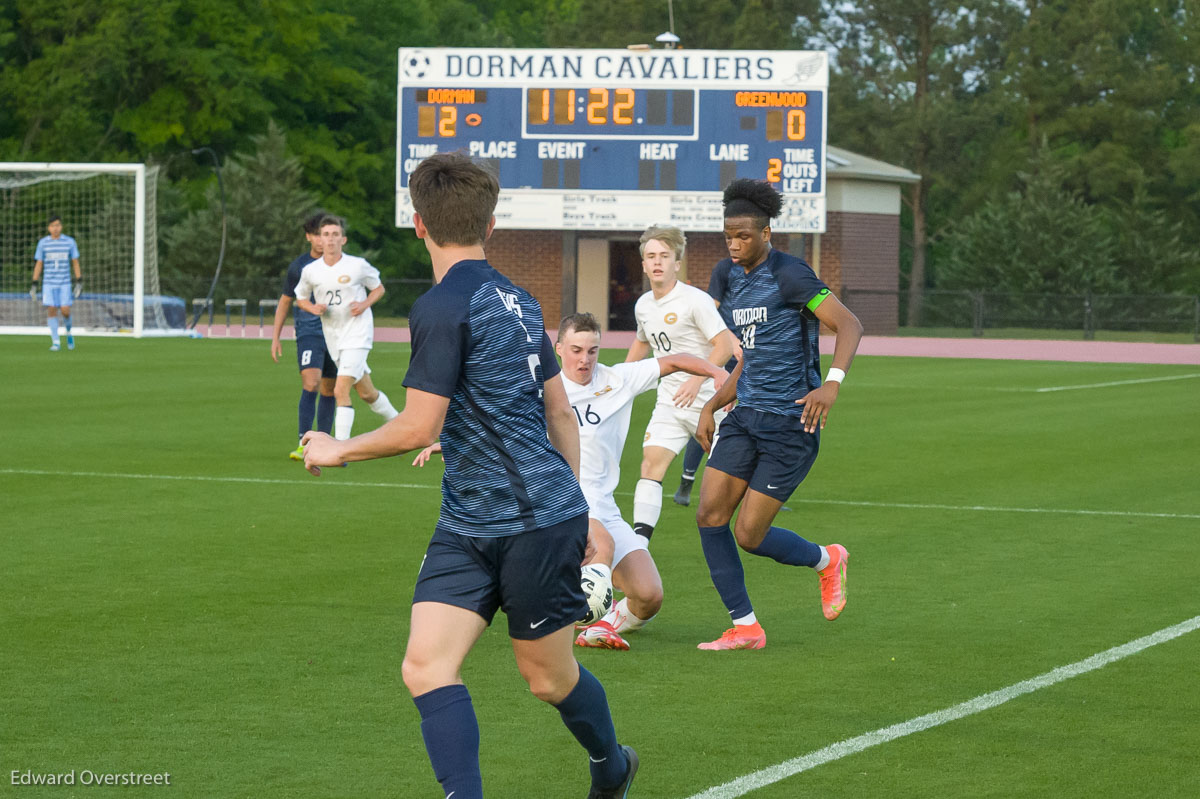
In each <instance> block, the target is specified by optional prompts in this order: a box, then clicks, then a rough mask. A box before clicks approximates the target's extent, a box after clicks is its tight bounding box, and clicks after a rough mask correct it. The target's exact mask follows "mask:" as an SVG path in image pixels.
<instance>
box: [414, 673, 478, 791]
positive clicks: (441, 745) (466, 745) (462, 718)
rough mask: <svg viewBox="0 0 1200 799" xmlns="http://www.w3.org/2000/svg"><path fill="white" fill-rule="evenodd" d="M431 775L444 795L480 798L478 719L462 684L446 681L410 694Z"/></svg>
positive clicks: (469, 696) (465, 687) (469, 695)
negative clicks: (427, 756)
mask: <svg viewBox="0 0 1200 799" xmlns="http://www.w3.org/2000/svg"><path fill="white" fill-rule="evenodd" d="M413 703H414V704H415V705H416V706H417V711H418V712H419V713H420V714H421V735H422V737H424V738H425V751H426V752H428V753H429V762H430V764H431V765H432V766H433V776H435V777H437V781H438V782H440V783H441V784H442V790H443V791H445V794H446V796H450V795H451V794H453V795H454V799H483V777H481V776H480V774H479V721H478V720H477V719H476V718H475V708H474V706H473V705H472V704H471V694H469V693H468V692H467V686H465V685H446V686H443V687H442V688H435V689H434V690H432V691H430V692H428V693H425V694H421V695H420V696H415V697H413Z"/></svg>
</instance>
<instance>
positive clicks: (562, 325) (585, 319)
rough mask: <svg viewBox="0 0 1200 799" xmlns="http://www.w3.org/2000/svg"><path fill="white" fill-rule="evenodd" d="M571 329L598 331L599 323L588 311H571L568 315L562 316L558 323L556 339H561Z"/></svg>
mask: <svg viewBox="0 0 1200 799" xmlns="http://www.w3.org/2000/svg"><path fill="white" fill-rule="evenodd" d="M572 330H574V331H576V332H578V333H599V332H600V323H599V322H597V321H596V317H594V316H592V315H591V314H590V313H573V314H571V315H570V316H564V317H563V320H562V321H561V322H559V323H558V340H559V341H562V340H563V338H564V337H565V336H566V335H567V334H568V333H570V332H571V331H572Z"/></svg>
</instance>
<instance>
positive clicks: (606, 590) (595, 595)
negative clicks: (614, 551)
mask: <svg viewBox="0 0 1200 799" xmlns="http://www.w3.org/2000/svg"><path fill="white" fill-rule="evenodd" d="M579 584H580V587H582V588H583V595H584V596H585V597H587V603H588V612H587V615H586V616H584V617H583V618H582V619H580V620H579V622H578V623H579V624H583V625H588V624H595V623H596V622H598V621H600V620H601V619H603V618H604V616H605V615H606V614H607V613H608V612H609V611H610V610H612V605H613V589H612V581H611V580H610V579H609V578H608V577H607V576H606V575H605V574H604V571H603V570H601V569H599V568H597V567H596V566H595V565H593V564H589V565H587V566H584V567H583V574H582V577H581V578H580V581H579Z"/></svg>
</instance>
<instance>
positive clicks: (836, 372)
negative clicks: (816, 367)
mask: <svg viewBox="0 0 1200 799" xmlns="http://www.w3.org/2000/svg"><path fill="white" fill-rule="evenodd" d="M845 379H846V370H845V369H839V368H837V367H836V366H831V367H829V374H827V375H825V382H826V383H828V382H829V381H830V380H832V381H833V382H835V383H841V382H842V381H843V380H845Z"/></svg>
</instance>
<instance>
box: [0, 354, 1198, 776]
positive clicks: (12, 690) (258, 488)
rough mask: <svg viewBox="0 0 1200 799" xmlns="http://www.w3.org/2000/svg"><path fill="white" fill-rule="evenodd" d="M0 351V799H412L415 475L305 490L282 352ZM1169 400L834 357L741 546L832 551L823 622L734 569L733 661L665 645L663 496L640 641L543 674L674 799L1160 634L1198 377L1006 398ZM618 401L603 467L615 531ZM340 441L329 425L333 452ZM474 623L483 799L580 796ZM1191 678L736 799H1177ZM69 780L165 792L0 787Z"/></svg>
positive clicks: (1077, 685) (294, 392)
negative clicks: (836, 365)
mask: <svg viewBox="0 0 1200 799" xmlns="http://www.w3.org/2000/svg"><path fill="white" fill-rule="evenodd" d="M3 346H4V351H5V355H4V363H5V364H6V365H7V368H6V370H5V371H6V373H7V374H8V379H7V380H6V381H5V383H4V385H3V387H2V388H0V399H2V403H0V406H2V407H3V408H4V411H5V413H4V416H5V420H4V421H5V424H4V432H3V436H2V438H0V441H2V443H3V453H4V459H3V463H2V464H0V498H2V505H3V510H2V511H0V526H2V528H3V535H2V536H0V641H2V646H3V650H2V654H0V686H2V690H3V696H4V701H3V705H2V707H0V796H17V797H39V796H47V797H65V796H86V797H89V799H91V798H92V797H96V798H97V799H99V798H100V797H105V796H114V797H115V796H120V797H136V796H152V795H170V796H179V797H184V796H186V797H382V796H387V797H405V798H406V799H407V798H408V797H417V798H420V797H429V798H430V799H433V797H441V792H440V791H439V789H438V785H437V783H436V782H435V781H434V779H433V776H432V770H431V769H430V767H429V765H428V761H427V760H426V756H425V752H424V748H423V744H422V741H421V736H420V731H419V727H418V716H417V712H416V710H415V708H414V707H413V705H412V702H411V701H410V699H409V697H408V695H407V692H406V690H405V688H404V685H403V683H402V681H401V679H400V662H401V658H402V654H403V647H404V641H405V635H406V629H407V623H408V606H409V599H410V597H411V591H412V586H413V582H414V579H415V576H416V572H417V569H418V566H419V564H420V560H421V555H422V553H423V551H424V546H425V543H426V541H427V539H428V536H429V534H430V533H431V530H432V525H433V523H434V520H435V518H436V516H437V512H438V504H439V492H438V490H437V485H438V480H439V477H440V473H441V467H440V463H439V464H438V465H437V466H434V467H427V468H425V469H424V470H420V469H415V468H413V467H411V466H409V462H410V460H411V458H408V459H406V458H403V457H401V458H396V459H393V460H390V461H383V462H371V463H362V464H354V465H352V466H351V467H350V468H348V469H344V470H342V469H333V470H326V473H325V475H324V476H323V477H321V478H312V477H309V476H307V475H306V474H305V473H304V472H303V470H302V468H301V467H300V466H298V465H297V464H295V463H293V462H291V461H289V460H287V458H286V457H285V455H286V453H287V452H288V450H289V449H291V448H292V447H294V446H295V441H294V438H293V436H294V432H295V407H296V400H297V397H298V392H299V381H298V379H297V376H296V372H295V365H294V364H295V361H294V354H293V353H292V352H291V350H290V348H289V349H288V350H286V354H287V356H288V358H290V359H291V360H288V361H287V362H285V363H280V364H273V363H272V362H271V360H270V358H269V355H268V346H269V345H268V343H267V342H262V341H254V342H250V341H236V340H233V341H221V340H200V341H197V340H158V341H155V340H141V341H137V340H118V339H106V338H101V339H95V338H84V339H81V340H80V344H79V348H78V349H77V350H76V351H74V352H65V351H64V352H60V353H57V354H51V353H48V352H47V351H46V346H47V342H46V341H45V337H10V338H5V339H4V341H3ZM620 357H621V353H618V352H606V353H605V360H608V361H613V360H619V359H620ZM406 363H407V347H406V346H402V345H389V344H383V345H378V346H377V347H376V349H375V352H374V353H373V355H372V358H371V364H372V367H373V369H374V378H375V382H376V384H377V385H378V386H380V387H381V388H383V389H384V390H385V391H388V392H390V393H391V395H392V397H393V399H394V400H395V401H396V404H397V405H398V406H399V405H400V402H401V401H402V398H403V390H402V389H401V387H400V383H401V380H402V377H403V374H404V370H405V367H406ZM1198 372H1200V368H1196V367H1170V366H1139V365H1098V364H1086V365H1085V364H1064V363H1037V362H1035V363H1030V362H999V361H968V360H925V359H914V358H868V357H863V358H859V359H858V360H856V361H855V364H854V369H853V371H852V373H851V376H850V379H849V380H848V381H847V383H846V388H845V389H844V390H843V392H842V395H841V399H840V400H839V403H838V405H837V407H836V408H835V409H834V413H833V416H832V417H831V422H830V426H829V427H828V428H827V430H826V431H825V436H824V441H823V449H824V452H823V453H822V455H821V457H820V458H819V460H818V461H817V465H816V467H815V468H814V470H813V472H812V474H811V475H810V477H809V479H808V480H807V481H806V482H805V484H804V485H803V486H801V488H800V490H798V491H797V493H796V494H795V495H794V496H793V498H792V500H791V501H790V503H789V505H790V507H791V508H792V510H790V511H786V512H783V513H781V515H780V518H779V522H778V523H779V524H782V525H784V526H788V527H791V528H792V529H795V530H797V531H798V532H800V533H801V534H802V535H804V536H805V537H808V538H810V539H813V540H816V541H818V542H821V543H830V542H834V541H837V542H841V543H843V544H845V545H846V546H847V547H848V549H849V551H850V554H851V560H850V565H851V569H850V601H849V605H848V607H847V610H846V612H845V613H844V614H843V616H842V617H841V618H840V619H839V620H838V621H836V622H834V623H829V622H827V621H825V620H824V618H823V617H822V616H821V611H820V604H819V598H818V591H817V581H816V577H815V576H814V575H813V574H811V573H810V572H808V571H807V570H800V569H789V568H786V567H783V566H780V565H778V564H775V563H773V562H764V561H763V560H762V559H759V558H754V557H751V556H748V555H747V556H744V562H745V564H746V572H747V581H748V585H749V588H750V594H751V597H752V598H753V599H754V601H755V609H756V611H757V613H758V615H759V617H760V619H761V620H762V622H763V625H764V627H765V628H766V630H767V634H768V643H767V647H766V649H764V650H762V651H758V652H727V653H712V652H701V651H698V650H697V649H696V644H697V643H699V642H700V641H704V640H709V639H712V638H715V637H716V636H717V635H719V634H720V632H721V631H722V630H723V629H724V628H725V627H726V626H727V622H728V617H727V615H726V614H725V611H724V609H723V607H722V606H721V603H720V601H719V600H718V598H717V595H716V592H715V591H714V590H713V588H712V586H711V583H710V582H709V579H708V575H707V570H706V569H705V566H704V562H703V558H702V557H701V554H700V547H699V543H698V540H697V534H696V529H695V523H694V510H695V508H694V505H693V507H692V508H691V509H686V508H680V507H677V506H675V505H674V504H672V503H670V501H669V500H668V501H667V504H666V507H665V508H664V513H663V519H662V521H661V523H660V525H659V528H658V531H657V533H656V534H655V537H654V548H653V552H654V554H655V558H656V560H657V561H658V564H659V568H660V569H661V571H662V574H663V579H664V584H665V587H666V597H667V598H666V604H665V606H664V608H663V611H662V613H661V614H660V615H659V617H658V618H657V619H656V620H655V621H654V622H653V624H651V625H650V626H649V627H647V628H646V629H645V630H644V631H642V632H640V633H638V634H636V635H635V636H631V644H632V647H633V648H632V650H631V651H630V652H626V653H620V652H603V651H591V650H588V651H580V652H579V657H580V660H581V661H582V662H583V663H584V664H586V665H587V667H588V668H589V669H591V670H592V671H594V672H595V673H596V674H597V675H598V676H599V677H600V679H601V680H602V681H603V682H604V684H605V687H606V688H607V690H608V695H609V698H610V701H611V704H612V707H613V712H614V716H615V718H616V723H617V729H618V731H619V734H620V736H621V738H622V739H623V740H624V741H625V742H628V743H631V744H632V745H634V746H635V747H636V748H637V749H638V751H639V753H640V755H641V758H642V770H641V772H640V773H639V776H638V778H637V781H636V783H635V785H634V788H635V790H634V792H633V796H635V797H655V798H658V799H686V798H687V797H692V796H695V795H696V794H699V793H701V792H703V791H706V790H707V789H710V788H713V787H714V786H719V785H722V784H724V783H727V782H729V781H731V780H734V779H736V778H738V777H741V776H743V775H746V774H749V773H751V772H756V771H759V770H760V769H764V768H767V767H770V766H773V765H775V764H778V763H782V762H785V761H789V760H792V759H794V758H798V757H800V756H803V755H806V754H809V753H813V752H817V751H819V750H822V749H824V748H825V747H828V746H830V745H831V744H836V743H838V742H840V741H852V740H854V739H858V740H859V741H860V742H861V741H862V739H859V738H858V736H862V735H864V734H865V733H870V732H873V731H876V730H880V729H881V728H886V727H889V726H891V725H897V724H904V723H905V722H909V721H910V720H912V719H916V718H918V717H922V716H925V715H926V714H930V713H934V712H936V711H942V710H945V709H947V708H952V707H954V706H956V705H959V704H960V703H963V702H966V701H968V700H971V699H974V698H976V697H979V696H981V695H984V694H988V693H989V692H993V691H1001V690H1002V689H1007V688H1009V687H1010V686H1013V685H1014V684H1017V683H1020V682H1021V681H1024V680H1029V679H1030V678H1034V677H1038V676H1040V675H1044V674H1047V673H1048V672H1051V671H1052V670H1054V669H1056V668H1059V667H1062V666H1070V665H1071V664H1076V663H1078V662H1079V661H1082V660H1084V659H1085V658H1088V657H1090V656H1092V655H1095V654H1097V653H1100V652H1103V651H1105V650H1109V649H1111V648H1113V647H1116V646H1119V645H1122V644H1125V643H1127V642H1130V641H1133V640H1135V639H1140V638H1142V637H1143V636H1148V635H1151V634H1153V633H1156V632H1158V631H1160V630H1164V629H1165V628H1169V627H1172V626H1173V625H1178V624H1180V623H1182V622H1189V621H1193V625H1192V626H1193V627H1194V626H1195V624H1194V621H1195V620H1196V619H1197V617H1198V616H1200V591H1198V590H1197V586H1198V585H1200V535H1198V533H1200V488H1198V486H1200V467H1198V466H1197V452H1200V379H1174V380H1163V381H1156V382H1130V383H1128V384H1125V385H1118V386H1108V387H1100V388H1083V389H1079V390H1064V391H1054V392H1041V393H1039V392H1035V391H1033V389H1036V388H1047V387H1059V386H1083V385H1089V384H1095V383H1110V382H1114V381H1125V380H1128V381H1145V380H1149V379H1154V378H1160V377H1172V376H1182V375H1192V374H1196V373H1198ZM652 401H653V394H647V395H644V396H643V397H642V398H641V400H640V401H639V404H638V406H637V408H636V411H635V416H634V422H633V425H632V428H631V434H630V439H631V441H630V445H629V446H628V447H627V449H626V454H625V460H624V464H623V474H624V477H623V479H622V491H623V492H624V493H623V494H621V495H619V496H618V500H619V501H620V503H621V505H622V507H623V508H625V509H626V512H627V513H629V512H631V511H630V509H631V507H632V494H631V492H632V487H633V484H634V482H635V481H636V478H637V465H638V462H639V459H640V448H639V447H637V443H636V442H637V441H638V440H639V436H640V433H641V430H642V428H643V427H644V424H645V421H646V419H647V418H648V416H649V411H650V408H651V403H652ZM377 421H378V419H377V417H375V416H374V415H373V414H371V413H370V411H368V410H367V409H366V408H365V407H363V406H361V405H360V406H359V413H358V418H357V430H356V432H362V431H363V430H366V429H368V428H369V427H372V426H374V425H375V424H376V422H377ZM677 475H678V466H676V467H675V468H674V469H673V470H672V471H671V472H670V473H669V474H668V477H667V486H668V493H670V492H671V491H673V490H674V486H675V484H676V479H677ZM505 629H506V628H505V625H504V623H503V619H499V620H498V623H497V624H494V625H493V626H492V628H491V629H489V630H488V632H487V633H486V634H485V635H484V637H483V638H482V640H481V641H480V643H479V645H478V646H477V647H476V649H475V651H474V652H473V653H472V655H471V657H470V658H469V659H468V661H467V664H466V667H465V671H464V676H465V679H466V682H467V684H468V686H469V687H470V689H471V692H472V695H473V697H474V701H475V706H476V709H477V711H478V714H479V720H480V726H481V732H482V740H483V744H482V766H483V774H484V784H485V788H486V790H487V791H488V795H489V796H490V797H506V798H507V797H548V798H550V799H561V798H562V797H583V796H584V795H585V794H586V792H587V788H586V782H587V776H586V775H587V767H586V760H585V756H584V754H583V752H582V750H580V749H579V748H578V747H577V745H576V744H575V742H574V740H573V739H572V738H571V737H570V735H569V734H568V732H567V731H566V729H565V728H564V727H563V726H562V724H561V723H560V721H559V719H558V716H557V714H556V713H555V712H554V711H553V710H552V709H551V708H549V707H547V706H545V705H543V704H542V703H540V702H538V701H537V700H536V699H534V698H533V697H532V695H530V693H529V691H528V690H527V688H526V687H525V685H524V683H523V682H522V680H521V678H520V677H519V675H518V674H517V672H516V668H515V666H514V662H513V656H512V652H511V648H510V646H509V642H508V640H507V636H506V635H505ZM1197 663H1200V632H1188V633H1186V634H1183V635H1180V636H1178V637H1175V638H1173V639H1171V640H1165V641H1163V642H1161V643H1157V644H1156V645H1154V646H1150V647H1148V648H1145V649H1144V650H1142V651H1140V652H1137V653H1135V654H1130V655H1129V656H1128V657H1124V658H1122V659H1118V660H1115V662H1112V663H1110V664H1109V665H1106V666H1104V667H1103V668H1099V669H1096V670H1092V671H1088V672H1087V673H1083V674H1080V675H1079V676H1074V677H1072V678H1070V679H1064V680H1062V681H1059V682H1055V683H1054V684H1049V685H1047V686H1045V687H1041V688H1039V689H1038V690H1034V691H1032V692H1030V693H1026V694H1024V695H1021V696H1016V697H1015V698H1013V699H1012V700H1011V701H1008V702H1006V703H1003V704H999V705H998V706H996V707H992V708H990V709H984V710H981V711H980V712H978V713H974V714H971V715H966V716H965V717H963V718H960V719H957V720H951V721H948V722H946V723H943V724H938V725H936V726H932V727H930V728H929V729H925V730H923V731H916V732H913V733H912V734H910V735H906V736H903V737H898V738H896V739H895V740H891V741H887V742H883V743H880V744H879V745H876V746H872V747H869V748H864V747H863V746H861V745H851V746H848V747H847V748H846V750H845V751H844V752H841V754H842V755H843V756H833V757H831V759H829V762H824V763H823V764H820V765H816V766H815V767H813V768H811V769H808V770H804V771H802V772H801V773H798V774H794V775H793V776H790V777H787V778H785V779H782V780H780V781H777V782H773V783H771V784H768V785H765V786H764V787H762V788H760V789H758V790H755V791H753V792H751V793H750V794H749V795H750V796H752V797H755V798H756V799H783V798H784V797H800V796H821V797H823V799H836V798H837V797H850V798H852V799H864V797H1024V796H1039V797H1045V796H1054V797H1064V796H1065V797H1089V798H1093V797H1101V796H1103V797H1127V796H1135V795H1136V796H1154V797H1168V796H1178V797H1192V796H1196V795H1198V794H1200V758H1198V757H1197V754H1196V753H1197V752H1200V724H1198V723H1197V720H1198V719H1200V680H1198V679H1197V675H1198V673H1200V672H1198V670H1197ZM860 750H861V751H860ZM85 769H86V770H89V771H91V772H95V773H101V774H103V773H129V772H149V773H161V772H169V773H170V775H171V787H170V788H163V787H83V786H80V785H76V786H75V787H62V786H59V787H30V786H21V785H13V784H12V782H13V775H12V772H18V776H19V775H20V774H24V773H25V772H26V771H30V772H33V773H35V774H45V773H61V772H68V771H71V770H75V771H76V772H77V773H79V772H82V771H83V770H85ZM793 770H794V769H793ZM708 795H709V796H710V797H713V799H716V797H733V796H738V795H741V794H740V793H738V792H737V791H736V790H734V789H732V788H730V789H723V792H722V791H714V792H711V793H710V794H708Z"/></svg>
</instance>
